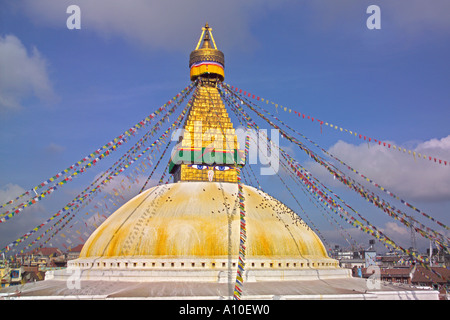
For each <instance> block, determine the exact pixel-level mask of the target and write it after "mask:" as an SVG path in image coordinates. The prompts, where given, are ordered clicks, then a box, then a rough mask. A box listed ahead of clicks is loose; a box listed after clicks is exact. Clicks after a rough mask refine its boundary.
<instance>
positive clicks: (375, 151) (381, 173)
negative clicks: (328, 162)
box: [308, 135, 450, 201]
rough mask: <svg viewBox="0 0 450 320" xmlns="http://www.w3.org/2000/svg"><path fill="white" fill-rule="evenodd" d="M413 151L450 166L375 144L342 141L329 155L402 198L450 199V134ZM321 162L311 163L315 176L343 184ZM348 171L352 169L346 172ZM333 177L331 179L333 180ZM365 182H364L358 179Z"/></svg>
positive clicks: (423, 199)
mask: <svg viewBox="0 0 450 320" xmlns="http://www.w3.org/2000/svg"><path fill="white" fill-rule="evenodd" d="M391 145H394V143H392V142H391ZM410 150H411V151H416V153H421V154H422V155H427V156H432V157H436V158H437V159H441V160H446V161H447V165H446V166H445V165H443V164H438V163H435V162H434V160H432V161H430V160H428V158H427V159H426V160H425V159H423V158H420V159H419V158H418V157H417V156H416V158H414V157H413V155H412V154H408V153H404V152H403V151H398V149H397V150H394V149H393V148H392V147H391V148H388V147H384V146H382V145H381V146H380V145H378V144H373V143H371V145H370V147H369V146H368V144H367V143H363V144H360V145H353V144H349V143H346V142H343V141H338V142H337V143H336V144H335V145H333V146H332V147H331V148H330V149H329V150H328V152H329V153H331V154H332V155H334V156H336V157H337V158H339V159H341V160H342V161H343V162H345V163H346V164H348V165H349V166H351V167H352V168H354V169H355V170H357V171H359V172H360V173H362V174H364V175H365V176H366V177H368V178H370V179H372V180H373V181H374V182H375V183H378V184H379V185H381V186H383V187H384V188H387V189H388V190H390V191H392V192H393V193H395V194H397V195H398V196H399V197H401V198H403V199H405V200H406V201H410V200H421V201H448V200H450V163H449V162H448V161H449V160H450V135H449V136H447V137H444V138H442V139H431V140H428V141H425V142H422V143H419V144H417V146H416V147H415V148H414V149H410ZM319 167H321V166H320V165H319V164H317V163H308V168H310V170H311V172H312V173H313V175H315V176H317V177H318V178H319V179H320V180H323V181H324V182H325V183H332V185H333V186H336V185H338V184H339V182H337V180H333V178H332V177H331V175H330V174H329V173H328V172H327V171H325V170H324V169H321V168H319ZM344 172H348V170H344ZM330 177H331V179H330ZM355 180H356V181H358V182H360V183H361V181H362V180H361V179H357V178H356V179H355Z"/></svg>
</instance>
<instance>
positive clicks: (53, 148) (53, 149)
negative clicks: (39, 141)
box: [45, 142, 66, 155]
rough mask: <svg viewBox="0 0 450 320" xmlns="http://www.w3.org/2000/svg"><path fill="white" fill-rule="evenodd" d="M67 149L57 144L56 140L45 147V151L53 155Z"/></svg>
mask: <svg viewBox="0 0 450 320" xmlns="http://www.w3.org/2000/svg"><path fill="white" fill-rule="evenodd" d="M65 149H66V148H65V147H63V146H61V145H59V144H56V143H54V142H50V143H49V144H48V145H47V146H46V147H45V151H46V152H48V153H50V154H52V155H55V154H59V153H61V152H63V151H64V150H65Z"/></svg>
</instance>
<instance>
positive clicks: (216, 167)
mask: <svg viewBox="0 0 450 320" xmlns="http://www.w3.org/2000/svg"><path fill="white" fill-rule="evenodd" d="M230 169H231V168H230V167H229V166H215V167H214V170H218V171H227V170H230Z"/></svg>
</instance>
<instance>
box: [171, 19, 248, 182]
mask: <svg viewBox="0 0 450 320" xmlns="http://www.w3.org/2000/svg"><path fill="white" fill-rule="evenodd" d="M211 30H212V29H211V28H210V27H209V25H208V23H206V25H205V27H204V28H202V34H201V36H200V40H199V41H198V43H197V47H196V49H195V50H194V51H192V53H191V56H190V61H189V66H190V68H191V80H196V79H198V80H199V83H198V89H197V94H196V97H195V99H194V101H193V103H192V108H191V110H190V112H189V114H188V117H187V120H186V123H185V125H184V132H183V135H182V137H181V138H180V141H179V143H178V145H177V147H176V150H175V152H174V153H173V154H172V158H171V164H170V169H169V172H170V173H171V174H172V175H173V176H174V181H175V182H177V181H220V182H237V171H236V167H235V165H236V164H243V160H242V155H241V152H240V150H239V144H238V142H237V136H236V132H235V129H234V128H233V124H232V122H231V120H230V118H229V116H228V113H227V110H226V108H225V105H224V103H223V101H222V99H221V97H220V94H219V91H218V89H217V87H216V82H217V81H223V79H224V73H223V64H224V57H223V53H222V52H221V51H219V50H218V49H217V46H216V43H215V41H214V38H213V36H212V33H211Z"/></svg>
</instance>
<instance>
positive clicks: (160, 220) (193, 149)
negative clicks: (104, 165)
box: [21, 24, 431, 299]
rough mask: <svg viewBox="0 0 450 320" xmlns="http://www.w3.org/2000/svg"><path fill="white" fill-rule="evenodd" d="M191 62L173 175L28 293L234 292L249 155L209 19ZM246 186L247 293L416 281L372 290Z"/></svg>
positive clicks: (271, 201)
mask: <svg viewBox="0 0 450 320" xmlns="http://www.w3.org/2000/svg"><path fill="white" fill-rule="evenodd" d="M189 67H190V79H191V80H192V81H196V82H197V91H196V93H195V98H194V100H193V103H192V107H191V109H190V111H189V114H188V116H187V120H186V122H185V124H184V129H185V130H184V133H183V135H182V136H181V137H180V140H179V143H178V144H177V147H176V149H175V150H174V152H173V153H172V157H171V160H170V161H171V163H170V169H169V170H170V173H171V174H172V175H173V183H170V184H164V185H158V186H155V187H152V188H149V189H147V190H146V191H144V192H142V193H140V194H138V195H137V196H135V197H134V198H133V199H131V200H130V201H128V202H127V203H126V204H124V205H123V206H122V207H121V208H119V209H118V210H117V211H116V212H114V213H113V214H112V215H111V216H110V217H109V218H108V219H107V220H105V221H104V222H103V224H102V225H100V226H99V227H98V228H97V229H96V230H95V231H94V232H93V233H92V235H91V236H90V237H89V239H88V240H87V241H86V243H85V244H84V246H83V249H82V251H81V254H80V257H79V258H78V259H75V260H71V261H69V262H68V265H67V269H66V270H58V271H54V272H47V274H46V280H45V281H42V282H41V283H36V284H33V285H31V284H30V285H29V286H28V287H27V288H26V290H22V291H21V297H25V296H30V297H31V296H35V297H44V296H45V297H47V298H50V299H57V298H69V299H70V298H77V299H82V298H85V299H92V298H96V299H120V298H145V299H154V298H186V299H193V298H195V299H198V298H200V299H228V298H231V297H232V296H233V290H234V285H235V279H236V274H237V266H238V259H239V257H238V256H239V232H240V217H239V199H238V197H237V195H238V183H237V182H238V172H237V166H242V165H245V159H244V157H243V152H242V150H240V146H239V144H238V139H237V137H236V132H235V129H234V128H233V124H232V122H231V121H230V118H229V116H228V113H227V110H226V108H225V106H224V103H223V101H222V100H221V97H220V94H219V92H218V89H217V87H216V84H217V82H219V81H223V80H224V77H225V73H224V67H225V60H224V54H223V53H222V52H221V51H220V50H218V48H217V46H216V44H215V41H214V38H213V35H212V29H211V28H210V27H209V26H208V24H206V25H205V27H204V28H202V34H201V36H200V39H199V42H198V44H197V46H196V48H195V50H194V51H193V52H192V53H191V55H190V60H189ZM242 190H243V195H244V198H245V215H246V226H247V228H246V249H245V259H246V262H245V270H244V272H243V277H242V278H243V283H244V285H243V294H242V298H243V299H261V298H264V299H267V298H269V299H273V298H278V299H280V298H281V299H312V298H320V299H323V298H330V299H343V298H350V299H371V298H379V297H380V296H379V295H377V293H376V291H377V292H390V293H391V294H392V297H394V298H399V297H400V298H401V297H406V298H408V297H409V296H411V294H412V293H411V292H412V291H411V289H410V288H404V289H401V288H400V287H399V286H394V287H393V286H392V285H386V284H383V285H381V286H380V288H379V289H377V290H375V291H374V290H372V292H368V290H367V289H368V286H367V283H366V281H365V280H363V279H356V278H352V275H351V270H349V269H343V268H340V267H339V265H338V261H337V260H334V259H331V258H330V257H329V256H328V255H327V252H326V249H325V247H324V245H323V243H322V241H321V240H320V238H319V237H318V236H317V234H316V233H314V232H313V231H312V230H311V228H309V227H308V225H307V224H306V223H305V222H304V221H302V219H300V218H299V216H298V215H297V214H296V213H295V212H294V211H293V210H291V209H290V208H288V207H287V206H286V205H284V204H283V203H282V202H280V201H278V200H277V199H276V198H274V197H273V196H271V195H269V194H267V193H265V192H263V191H261V190H258V189H256V188H254V187H251V186H247V185H243V186H242ZM369 291H370V290H369ZM414 294H417V293H414ZM382 297H388V295H384V296H382ZM389 297H390V296H389ZM430 297H431V296H430Z"/></svg>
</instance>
